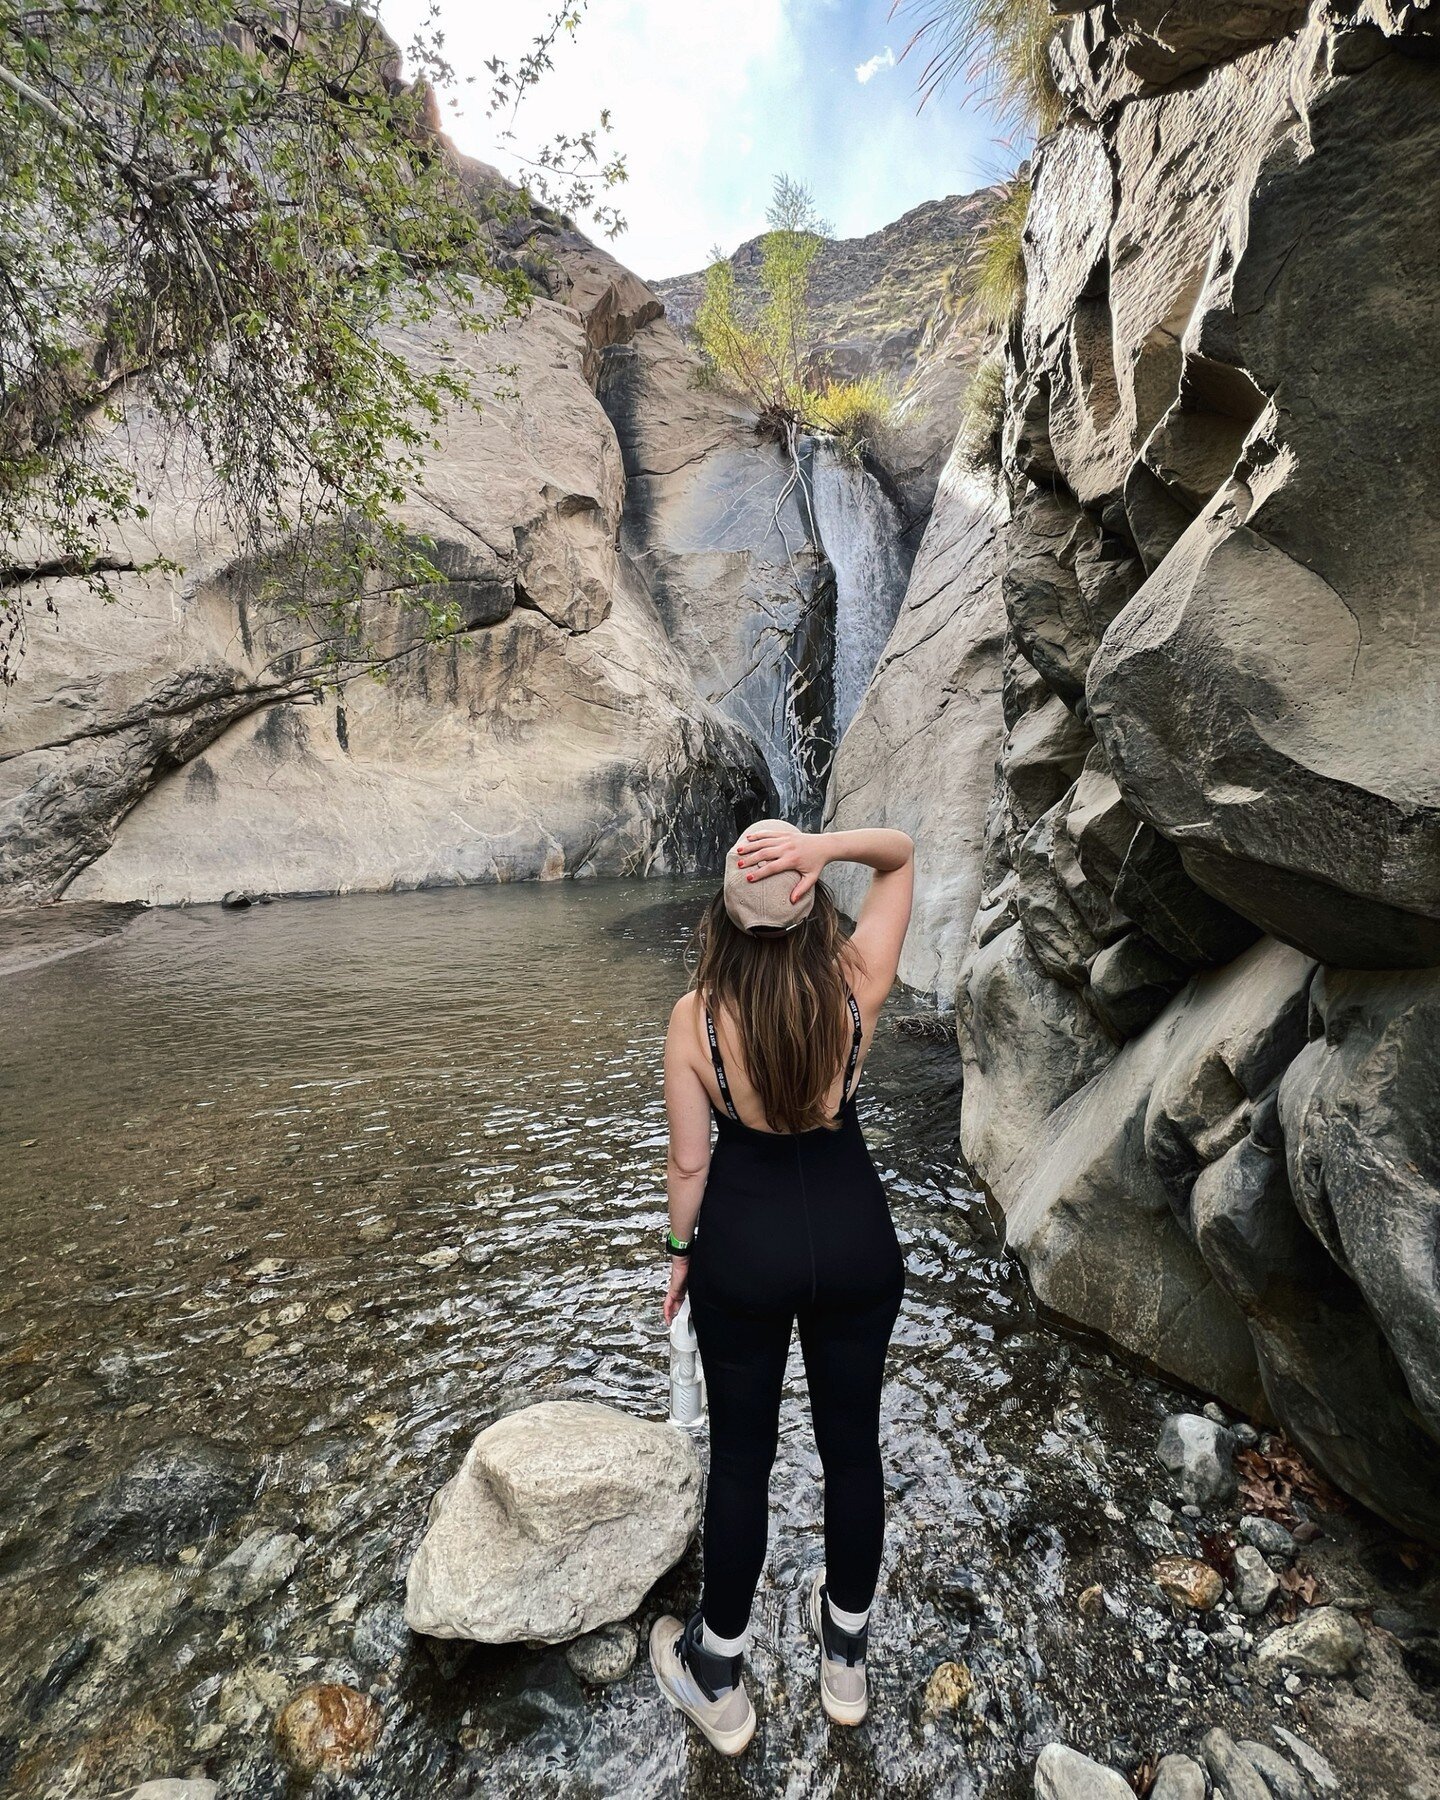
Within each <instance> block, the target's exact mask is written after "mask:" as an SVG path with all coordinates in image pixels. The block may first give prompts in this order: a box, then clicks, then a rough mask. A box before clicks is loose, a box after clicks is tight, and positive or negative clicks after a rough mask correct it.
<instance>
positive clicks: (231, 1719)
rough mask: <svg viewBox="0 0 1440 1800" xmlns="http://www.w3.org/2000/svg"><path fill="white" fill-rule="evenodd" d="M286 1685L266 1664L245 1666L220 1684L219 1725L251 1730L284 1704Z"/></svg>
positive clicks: (283, 1678)
mask: <svg viewBox="0 0 1440 1800" xmlns="http://www.w3.org/2000/svg"><path fill="white" fill-rule="evenodd" d="M289 1692H290V1683H289V1682H288V1681H287V1680H286V1679H285V1677H284V1676H283V1675H282V1674H281V1673H280V1672H279V1670H278V1669H275V1668H273V1667H272V1666H271V1665H270V1664H269V1663H265V1662H252V1663H246V1664H244V1665H243V1666H242V1667H240V1668H239V1669H237V1670H236V1671H235V1672H234V1674H232V1675H227V1676H226V1677H225V1679H224V1680H223V1681H222V1682H221V1684H220V1697H219V1701H218V1703H217V1706H216V1712H217V1714H218V1715H219V1719H220V1723H221V1724H222V1725H229V1726H233V1727H235V1728H236V1729H237V1730H240V1731H253V1730H254V1729H255V1728H256V1727H257V1726H258V1725H259V1724H260V1722H261V1720H262V1719H265V1718H268V1717H269V1716H270V1715H271V1714H272V1713H274V1711H275V1710H276V1708H277V1707H279V1706H282V1705H283V1704H284V1702H285V1696H286V1695H287V1694H288V1693H289Z"/></svg>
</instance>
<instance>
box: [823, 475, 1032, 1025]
mask: <svg viewBox="0 0 1440 1800" xmlns="http://www.w3.org/2000/svg"><path fill="white" fill-rule="evenodd" d="M999 530H1000V508H999V505H998V502H997V500H996V498H995V496H994V495H993V493H991V491H990V490H989V489H988V488H987V487H985V486H984V485H983V484H982V483H980V482H979V481H977V480H976V478H974V477H973V476H969V475H967V474H966V473H965V472H964V471H963V470H962V469H961V468H960V467H959V465H958V464H957V463H954V462H952V463H951V464H950V465H949V466H948V467H947V470H946V473H945V476H944V478H943V480H942V481H941V484H940V489H939V493H938V495H937V497H936V501H935V510H934V513H933V514H932V516H931V520H930V524H929V526H928V528H927V530H926V533H925V538H924V541H923V543H922V544H921V547H920V554H919V556H918V557H917V558H916V562H915V567H914V570H913V571H912V573H911V577H910V583H909V586H908V588H907V590H906V593H905V599H904V602H903V603H902V605H901V608H900V614H899V617H898V618H897V619H896V621H895V626H894V629H893V631H892V632H891V634H890V639H889V642H888V643H887V644H886V646H885V650H884V653H883V655H882V657H881V659H880V664H879V666H878V668H877V669H876V670H875V674H874V676H873V678H872V679H871V682H870V686H869V688H868V690H867V692H866V695H865V699H864V702H863V704H862V705H861V708H860V711H859V712H858V713H857V714H856V716H855V719H854V720H853V722H852V723H851V726H850V729H849V730H848V731H847V732H846V734H845V737H844V740H843V741H842V743H841V745H840V749H839V752H838V754H837V756H836V758H835V763H834V767H833V769H832V771H831V775H830V781H829V786H828V788H827V791H826V801H825V824H826V828H827V829H833V830H836V831H843V830H846V829H847V828H849V827H851V826H861V825H891V826H895V827H898V828H899V829H900V830H902V831H908V832H909V833H910V834H911V836H912V837H913V838H914V839H915V859H916V860H915V911H914V914H913V917H912V919H911V923H910V930H909V933H908V935H907V937H906V940H905V949H904V952H903V955H902V958H901V963H900V978H901V980H902V981H904V982H906V983H908V985H909V986H911V987H914V988H918V989H920V990H921V991H922V992H925V993H930V994H933V995H935V996H936V998H937V999H939V1000H940V1001H941V1002H942V1003H943V1004H946V1005H948V1004H949V1003H950V1002H951V1001H952V999H953V997H954V992H955V983H956V978H957V976H958V973H959V968H960V962H961V959H962V957H963V956H964V953H965V941H966V938H967V936H968V934H969V930H970V922H971V919H972V918H973V917H974V913H975V909H976V905H977V903H978V900H979V893H980V863H981V852H982V847H983V844H984V838H985V817H986V808H987V806H988V803H989V800H990V792H991V787H992V781H993V770H994V766H995V756H996V752H997V751H998V750H999V748H1000V733H1001V730H1002V729H1003V727H1002V723H1001V718H1000V707H999V700H1000V683H1001V661H1000V659H1001V647H1002V640H1003V636H1004V625H1005V610H1004V607H1003V605H1002V603H1001V599H1000V588H999V581H998V575H997V563H996V554H997V541H998V533H999ZM919 767H924V768H928V769H931V770H935V771H943V773H944V779H943V780H940V779H937V780H933V781H916V780H915V770H916V769H917V768H919ZM1067 785H1068V784H1067ZM865 880H866V877H865V875H864V874H863V872H862V871H860V870H858V869H853V868H850V867H848V866H846V865H843V864H837V865H836V866H835V867H834V868H833V869H832V870H830V871H829V872H828V873H827V875H826V881H827V883H828V884H829V886H830V887H831V889H832V890H833V892H834V893H835V896H836V898H837V899H838V900H839V901H840V903H841V905H842V906H844V907H846V908H847V909H848V910H849V911H851V912H852V913H853V912H854V911H855V910H856V908H857V907H858V905H859V900H860V896H861V894H862V893H863V891H864V885H865Z"/></svg>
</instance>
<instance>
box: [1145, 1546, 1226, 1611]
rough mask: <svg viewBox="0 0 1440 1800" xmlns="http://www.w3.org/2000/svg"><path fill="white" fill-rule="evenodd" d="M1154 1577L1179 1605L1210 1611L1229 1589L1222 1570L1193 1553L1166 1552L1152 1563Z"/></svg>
mask: <svg viewBox="0 0 1440 1800" xmlns="http://www.w3.org/2000/svg"><path fill="white" fill-rule="evenodd" d="M1150 1579H1151V1580H1152V1581H1153V1582H1154V1583H1155V1585H1156V1587H1158V1588H1159V1590H1160V1592H1161V1593H1162V1594H1164V1596H1165V1598H1166V1599H1167V1600H1170V1601H1173V1602H1174V1604H1175V1605H1176V1606H1183V1607H1187V1608H1189V1610H1190V1611H1192V1612H1209V1610H1210V1609H1211V1607H1213V1606H1217V1605H1218V1604H1219V1603H1220V1600H1221V1598H1222V1597H1223V1595H1224V1592H1225V1584H1224V1582H1222V1581H1221V1579H1220V1576H1219V1573H1218V1571H1216V1570H1215V1569H1212V1568H1211V1567H1210V1565H1209V1563H1203V1562H1200V1561H1198V1560H1197V1559H1196V1558H1195V1557H1193V1556H1162V1557H1160V1558H1159V1559H1158V1560H1157V1561H1156V1562H1154V1563H1152V1564H1151V1567H1150Z"/></svg>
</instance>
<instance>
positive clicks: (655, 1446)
mask: <svg viewBox="0 0 1440 1800" xmlns="http://www.w3.org/2000/svg"><path fill="white" fill-rule="evenodd" d="M699 1522H700V1461H699V1458H698V1456H697V1455H696V1453H695V1446H694V1445H693V1444H692V1443H691V1442H690V1440H689V1438H688V1437H687V1436H686V1435H685V1434H684V1433H683V1432H679V1431H675V1430H673V1429H672V1428H671V1427H670V1426H668V1425H660V1424H655V1423H652V1422H651V1421H649V1420H646V1419H637V1418H634V1417H632V1416H631V1415H630V1414H629V1413H623V1412H619V1411H617V1410H616V1409H615V1408H614V1407H610V1406H600V1405H597V1404H595V1403H593V1402H590V1401H582V1400H550V1401H545V1402H543V1403H542V1404H540V1405H538V1406H529V1407H526V1408H524V1409H523V1410H522V1411H520V1412H515V1413H511V1414H510V1415H509V1416H508V1417H506V1418H503V1419H500V1420H498V1421H497V1422H496V1423H495V1424H494V1425H491V1426H488V1427H487V1428H486V1429H485V1430H484V1431H482V1432H481V1433H480V1435H479V1437H477V1438H476V1439H475V1441H474V1443H473V1444H472V1445H471V1446H470V1449H469V1451H468V1452H467V1454H466V1457H465V1461H464V1462H463V1463H462V1464H461V1466H460V1470H459V1472H458V1473H457V1474H456V1475H455V1476H454V1477H453V1478H452V1479H451V1480H450V1481H448V1482H447V1483H446V1484H445V1486H444V1487H443V1488H441V1490H440V1492H439V1493H438V1494H437V1495H436V1496H435V1499H434V1500H433V1501H432V1502H431V1506H430V1517H429V1520H428V1522H427V1524H426V1529H425V1536H424V1538H423V1539H422V1541H421V1544H420V1548H419V1549H418V1550H417V1551H416V1553H415V1559H414V1561H413V1562H412V1563H411V1565H410V1569H409V1573H408V1575H407V1577H406V1584H405V1622H406V1623H407V1624H408V1625H409V1627H410V1629H411V1630H412V1631H419V1632H424V1633H426V1634H428V1635H429V1636H432V1637H442V1638H470V1639H473V1640H474V1641H475V1642H477V1643H484V1644H508V1643H515V1642H520V1641H525V1640H531V1641H538V1642H541V1643H546V1644H559V1643H566V1642H568V1641H569V1640H570V1639H572V1638H576V1637H579V1636H581V1635H582V1634H584V1633H586V1632H590V1631H595V1630H598V1629H599V1627H600V1626H602V1625H612V1624H615V1623H616V1622H617V1621H619V1620H621V1619H627V1618H629V1617H630V1615H631V1614H632V1613H633V1612H634V1611H635V1609H636V1607H637V1606H638V1605H639V1604H640V1601H641V1600H642V1599H643V1597H644V1595H645V1593H646V1591H647V1590H648V1589H649V1588H650V1587H651V1586H653V1584H654V1583H655V1582H656V1581H657V1580H658V1579H659V1578H660V1576H661V1575H663V1574H664V1573H665V1571H666V1570H667V1569H670V1568H673V1567H674V1565H675V1564H676V1563H677V1562H678V1561H679V1560H680V1558H681V1556H683V1555H684V1553H685V1547H686V1545H687V1544H688V1543H689V1542H690V1539H691V1537H692V1536H693V1535H694V1532H695V1529H696V1527H697V1525H698V1524H699Z"/></svg>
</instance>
